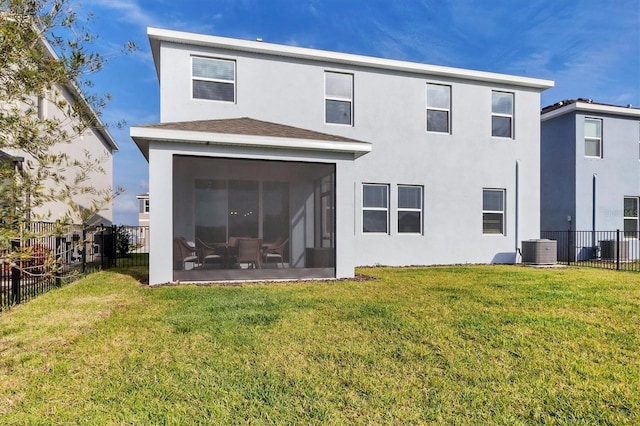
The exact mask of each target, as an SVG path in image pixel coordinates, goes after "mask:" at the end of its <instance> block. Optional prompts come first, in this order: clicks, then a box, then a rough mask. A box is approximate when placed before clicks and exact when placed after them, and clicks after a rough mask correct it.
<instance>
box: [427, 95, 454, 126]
mask: <svg viewBox="0 0 640 426" xmlns="http://www.w3.org/2000/svg"><path fill="white" fill-rule="evenodd" d="M450 128H451V86H444V85H442V84H427V132H441V133H449V132H450Z"/></svg>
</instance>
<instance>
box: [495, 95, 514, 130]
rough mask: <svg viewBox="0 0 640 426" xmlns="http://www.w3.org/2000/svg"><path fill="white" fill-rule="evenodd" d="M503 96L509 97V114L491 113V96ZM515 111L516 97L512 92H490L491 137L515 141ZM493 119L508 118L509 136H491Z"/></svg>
mask: <svg viewBox="0 0 640 426" xmlns="http://www.w3.org/2000/svg"><path fill="white" fill-rule="evenodd" d="M498 93H499V94H503V95H511V114H504V113H498V112H493V95H494V94H498ZM515 109H516V95H515V93H513V92H505V91H502V90H492V91H491V137H493V138H500V139H515V119H514V116H515ZM493 117H508V118H509V120H510V122H511V128H510V131H509V136H496V135H494V134H493Z"/></svg>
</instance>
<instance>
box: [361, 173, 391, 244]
mask: <svg viewBox="0 0 640 426" xmlns="http://www.w3.org/2000/svg"><path fill="white" fill-rule="evenodd" d="M362 232H365V233H375V234H388V233H389V185H380V184H365V185H362Z"/></svg>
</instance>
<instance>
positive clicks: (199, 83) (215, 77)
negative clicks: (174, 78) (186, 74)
mask: <svg viewBox="0 0 640 426" xmlns="http://www.w3.org/2000/svg"><path fill="white" fill-rule="evenodd" d="M191 80H192V96H193V99H206V100H210V101H222V102H235V100H236V63H235V61H230V60H226V59H213V58H201V57H196V56H194V57H192V58H191Z"/></svg>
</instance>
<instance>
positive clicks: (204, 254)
mask: <svg viewBox="0 0 640 426" xmlns="http://www.w3.org/2000/svg"><path fill="white" fill-rule="evenodd" d="M196 248H197V251H198V254H199V255H200V263H201V264H202V267H203V268H205V269H207V268H210V267H211V266H214V265H218V267H220V268H222V265H223V264H224V259H225V253H224V251H225V249H224V245H223V246H219V245H216V244H210V243H205V242H204V241H202V240H201V239H200V238H196Z"/></svg>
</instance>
